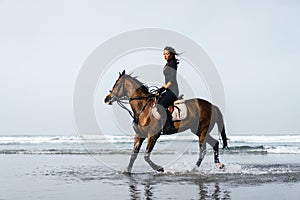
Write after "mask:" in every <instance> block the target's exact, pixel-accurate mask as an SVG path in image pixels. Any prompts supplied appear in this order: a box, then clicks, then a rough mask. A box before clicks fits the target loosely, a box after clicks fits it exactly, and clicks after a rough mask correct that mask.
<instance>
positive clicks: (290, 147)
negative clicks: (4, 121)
mask: <svg viewBox="0 0 300 200" xmlns="http://www.w3.org/2000/svg"><path fill="white" fill-rule="evenodd" d="M170 142H195V143H197V137H196V136H194V135H188V136H186V135H184V136H182V135H177V136H176V135H172V136H162V137H161V138H160V139H159V140H158V143H160V144H161V145H165V146H168V147H171V149H168V150H166V149H165V150H164V151H161V153H164V154H172V153H173V152H175V151H176V149H174V147H175V146H176V145H173V144H172V145H170ZM132 143H133V136H113V135H85V136H0V154H70V155H79V154H123V153H126V154H127V153H128V152H130V151H131V148H132ZM112 144H113V145H112ZM229 144H230V145H229V147H230V149H229V150H228V151H224V153H228V154H231V153H249V154H256V153H258V154H300V135H293V136H231V137H230V140H229ZM173 146H174V147H173ZM192 146H197V145H192ZM172 147H173V149H172ZM87 149H88V150H87ZM211 151H212V150H211V149H210V152H211ZM186 153H188V154H198V149H197V148H195V149H194V150H191V151H188V152H186Z"/></svg>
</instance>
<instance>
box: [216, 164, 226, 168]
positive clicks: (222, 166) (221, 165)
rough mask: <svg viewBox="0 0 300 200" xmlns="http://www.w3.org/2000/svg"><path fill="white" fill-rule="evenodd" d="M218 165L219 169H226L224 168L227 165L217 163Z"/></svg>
mask: <svg viewBox="0 0 300 200" xmlns="http://www.w3.org/2000/svg"><path fill="white" fill-rule="evenodd" d="M216 167H217V168H218V169H224V168H225V165H224V164H222V163H216Z"/></svg>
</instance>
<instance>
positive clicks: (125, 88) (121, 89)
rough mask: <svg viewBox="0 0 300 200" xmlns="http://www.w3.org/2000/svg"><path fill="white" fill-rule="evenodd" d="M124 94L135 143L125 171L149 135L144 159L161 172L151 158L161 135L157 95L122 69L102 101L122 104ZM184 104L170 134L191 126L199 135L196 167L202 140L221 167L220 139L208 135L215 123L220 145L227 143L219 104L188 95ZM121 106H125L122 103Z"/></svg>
mask: <svg viewBox="0 0 300 200" xmlns="http://www.w3.org/2000/svg"><path fill="white" fill-rule="evenodd" d="M124 98H126V99H128V100H129V103H130V106H131V109H132V111H133V113H132V112H131V111H129V110H128V109H127V110H128V111H129V112H130V114H131V115H132V117H133V118H134V122H135V123H133V129H134V131H135V136H134V147H133V151H132V153H131V157H130V162H129V164H128V167H127V172H129V173H130V172H131V169H132V166H133V163H134V161H135V160H136V158H137V154H138V153H139V151H140V148H141V145H142V143H143V141H144V140H145V138H148V143H147V147H146V152H145V156H144V158H145V161H146V162H147V163H148V164H149V165H150V166H151V167H152V168H153V169H154V170H157V171H160V172H163V171H164V169H163V167H161V166H159V165H157V164H155V163H154V162H153V161H152V160H151V159H150V153H151V151H152V150H153V147H154V145H155V143H156V141H157V139H158V138H159V137H160V135H161V129H162V122H161V120H157V119H156V118H155V117H154V116H153V114H152V107H153V105H154V104H155V103H156V101H157V95H155V94H152V93H150V92H149V91H148V89H147V87H145V86H144V84H143V83H141V82H140V81H138V80H137V79H136V78H134V77H132V76H131V75H127V74H125V70H124V71H123V72H122V73H120V75H119V78H118V79H117V81H116V83H115V84H114V86H113V88H112V90H111V91H110V93H109V94H108V95H107V96H106V98H105V100H104V102H105V103H107V104H109V105H111V104H112V103H113V102H114V101H117V102H118V103H119V104H120V105H121V106H122V103H121V99H124ZM185 104H186V106H187V109H188V116H187V117H186V118H185V119H183V120H181V121H175V122H174V126H175V129H176V130H174V131H173V132H172V133H170V134H174V133H177V132H181V131H185V130H188V129H190V130H191V132H192V133H194V134H195V135H197V136H198V137H199V147H200V153H199V158H198V161H197V162H196V165H197V166H198V167H199V166H200V164H201V162H202V160H203V158H204V156H205V153H206V145H205V143H206V142H207V143H209V144H210V145H211V146H212V147H213V150H214V162H215V164H216V167H218V168H223V167H224V165H223V164H221V163H220V161H219V142H218V141H217V140H215V139H214V138H212V137H211V136H210V135H209V133H210V132H211V130H212V129H213V127H214V125H215V124H217V125H218V131H219V133H221V137H222V140H223V148H225V147H227V138H226V134H225V127H224V122H223V117H222V114H221V112H220V110H219V108H218V107H216V106H214V105H212V104H211V103H209V102H208V101H206V100H203V99H189V100H186V101H185ZM123 108H125V109H126V107H124V106H123Z"/></svg>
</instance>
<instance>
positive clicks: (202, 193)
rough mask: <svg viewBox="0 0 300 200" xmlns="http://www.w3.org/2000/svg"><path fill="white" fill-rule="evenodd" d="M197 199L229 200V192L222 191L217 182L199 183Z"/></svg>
mask: <svg viewBox="0 0 300 200" xmlns="http://www.w3.org/2000/svg"><path fill="white" fill-rule="evenodd" d="M212 184H214V187H213V185H212ZM209 188H211V191H210V189H209ZM199 199H231V197H230V192H229V191H227V190H225V189H224V190H223V191H222V189H221V188H220V186H219V182H217V181H216V182H214V183H204V182H201V183H199Z"/></svg>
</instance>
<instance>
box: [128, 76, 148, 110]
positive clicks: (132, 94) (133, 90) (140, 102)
mask: <svg viewBox="0 0 300 200" xmlns="http://www.w3.org/2000/svg"><path fill="white" fill-rule="evenodd" d="M128 83H129V86H128V88H130V89H128V90H127V96H128V97H129V98H139V97H144V96H147V95H149V94H150V93H149V92H145V91H143V89H142V87H143V85H142V84H140V83H138V82H137V81H133V80H130V81H129V82H128ZM147 101H148V100H147V99H146V98H145V99H136V100H131V101H130V106H131V109H132V110H133V111H134V113H135V114H137V113H138V112H140V111H141V110H143V109H145V108H144V107H145V105H146V104H147Z"/></svg>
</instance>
